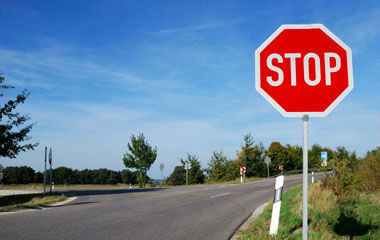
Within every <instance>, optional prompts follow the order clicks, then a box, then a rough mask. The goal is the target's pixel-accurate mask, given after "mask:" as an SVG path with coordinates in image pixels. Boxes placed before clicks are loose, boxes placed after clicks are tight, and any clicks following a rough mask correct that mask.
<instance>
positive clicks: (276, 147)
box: [268, 142, 294, 174]
mask: <svg viewBox="0 0 380 240" xmlns="http://www.w3.org/2000/svg"><path fill="white" fill-rule="evenodd" d="M268 156H269V157H270V158H271V163H270V164H269V169H270V172H271V174H279V173H280V172H281V171H280V170H279V169H278V167H279V166H280V165H283V167H284V170H286V171H289V170H292V169H293V167H294V163H291V158H290V156H289V153H288V151H287V149H286V148H285V147H284V146H282V145H281V143H279V142H272V143H271V145H270V146H269V148H268Z"/></svg>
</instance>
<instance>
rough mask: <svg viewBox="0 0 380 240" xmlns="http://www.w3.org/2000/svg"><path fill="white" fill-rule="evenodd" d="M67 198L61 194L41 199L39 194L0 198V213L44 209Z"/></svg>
mask: <svg viewBox="0 0 380 240" xmlns="http://www.w3.org/2000/svg"><path fill="white" fill-rule="evenodd" d="M67 198H68V197H67V196H66V195H63V194H60V195H51V196H46V197H43V196H42V195H41V194H24V195H10V196H0V212H9V211H13V210H20V209H33V208H40V207H46V206H48V205H49V204H52V203H56V202H60V201H64V200H66V199H67Z"/></svg>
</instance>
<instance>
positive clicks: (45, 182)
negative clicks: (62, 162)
mask: <svg viewBox="0 0 380 240" xmlns="http://www.w3.org/2000/svg"><path fill="white" fill-rule="evenodd" d="M46 157H47V147H45V171H44V197H45V195H46Z"/></svg>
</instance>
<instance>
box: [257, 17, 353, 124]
mask: <svg viewBox="0 0 380 240" xmlns="http://www.w3.org/2000/svg"><path fill="white" fill-rule="evenodd" d="M255 75H256V76H255V77H256V90H257V91H258V92H259V93H260V94H261V95H262V96H264V98H265V99H266V100H267V101H269V102H270V103H271V104H272V105H273V106H274V107H275V108H276V109H277V110H278V111H280V112H281V113H282V115H284V116H285V117H301V116H303V115H309V116H311V117H324V116H327V114H329V113H330V112H331V111H332V110H333V109H334V107H335V106H336V105H338V104H339V102H340V101H342V100H343V98H344V97H345V96H347V94H348V93H349V92H350V91H351V90H352V89H353V86H354V82H353V73H352V56H351V49H350V48H349V47H348V46H347V45H346V44H344V43H343V42H342V41H341V40H340V39H339V38H338V37H336V36H335V35H334V34H333V33H332V32H330V31H329V30H328V29H327V28H326V27H325V26H323V25H322V24H309V25H282V26H281V27H280V28H279V29H277V30H276V31H275V32H274V33H273V34H272V35H271V36H270V37H269V38H268V39H267V40H266V41H265V42H264V43H263V44H262V45H261V46H260V47H259V48H258V49H257V50H256V53H255Z"/></svg>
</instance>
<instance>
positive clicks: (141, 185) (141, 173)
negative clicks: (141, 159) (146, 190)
mask: <svg viewBox="0 0 380 240" xmlns="http://www.w3.org/2000/svg"><path fill="white" fill-rule="evenodd" d="M139 180H140V181H139V187H140V188H143V184H144V180H143V171H142V164H141V166H140V179H139Z"/></svg>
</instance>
